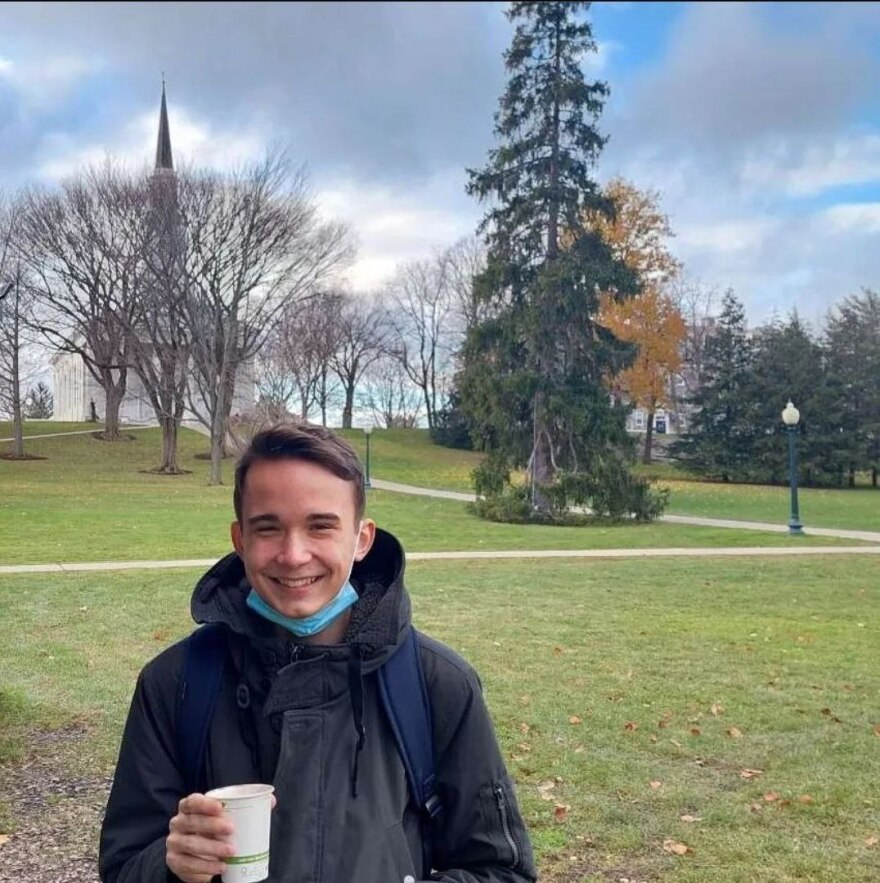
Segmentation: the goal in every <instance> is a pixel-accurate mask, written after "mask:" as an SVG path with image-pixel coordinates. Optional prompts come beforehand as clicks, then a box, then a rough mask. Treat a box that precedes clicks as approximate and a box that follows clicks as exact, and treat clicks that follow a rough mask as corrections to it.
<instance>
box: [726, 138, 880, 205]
mask: <svg viewBox="0 0 880 883" xmlns="http://www.w3.org/2000/svg"><path fill="white" fill-rule="evenodd" d="M797 153H798V150H797V148H796V147H795V146H794V145H792V144H791V143H782V142H780V143H777V145H776V146H775V147H774V148H772V149H763V150H761V152H760V153H757V152H755V151H753V152H752V153H751V155H750V156H749V157H748V158H747V159H746V161H745V162H744V164H743V169H742V181H743V184H744V185H746V186H748V187H759V188H765V189H766V188H769V189H771V190H774V191H781V192H783V193H785V194H787V195H789V196H812V195H815V194H817V193H821V192H822V191H823V190H827V189H828V188H830V187H839V186H842V185H847V184H866V183H871V182H875V181H880V135H876V134H869V135H858V136H852V135H844V136H841V137H838V138H835V139H833V140H829V141H826V142H825V143H818V144H817V143H812V144H810V145H809V146H807V147H806V148H805V149H803V150H802V151H801V155H800V156H797Z"/></svg>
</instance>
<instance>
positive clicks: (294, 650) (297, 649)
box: [289, 644, 303, 662]
mask: <svg viewBox="0 0 880 883" xmlns="http://www.w3.org/2000/svg"><path fill="white" fill-rule="evenodd" d="M302 652H303V645H302V644H291V646H290V652H289V656H290V660H289V661H290V662H296V661H297V659H299V658H300V656H302Z"/></svg>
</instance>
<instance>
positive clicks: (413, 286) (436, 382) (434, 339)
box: [388, 257, 454, 429]
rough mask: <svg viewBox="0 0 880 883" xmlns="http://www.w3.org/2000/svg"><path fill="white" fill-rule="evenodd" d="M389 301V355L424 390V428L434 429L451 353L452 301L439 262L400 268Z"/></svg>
mask: <svg viewBox="0 0 880 883" xmlns="http://www.w3.org/2000/svg"><path fill="white" fill-rule="evenodd" d="M388 300H389V315H390V318H391V324H392V328H393V331H394V333H393V341H392V344H391V347H390V352H392V353H393V354H394V355H395V357H396V358H397V359H398V360H399V361H400V363H401V365H403V368H404V370H405V371H406V373H407V375H408V376H409V378H410V380H411V381H412V382H413V383H414V384H415V385H416V386H417V387H418V388H419V389H420V390H421V391H422V397H423V399H424V404H425V416H426V418H427V421H428V429H433V427H434V423H435V421H436V414H437V411H438V410H439V408H440V407H442V404H443V396H444V392H445V383H446V369H447V368H448V366H449V364H450V361H451V355H452V350H453V348H454V347H453V341H452V336H451V332H452V328H453V323H452V314H453V306H452V296H451V293H450V289H449V286H448V284H447V277H446V267H445V265H444V261H443V259H442V257H441V258H436V259H433V260H424V261H412V262H410V263H406V264H402V265H401V266H400V267H398V269H397V272H396V274H395V275H394V278H393V279H392V281H391V282H390V283H389V286H388Z"/></svg>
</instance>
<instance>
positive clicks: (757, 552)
mask: <svg viewBox="0 0 880 883" xmlns="http://www.w3.org/2000/svg"><path fill="white" fill-rule="evenodd" d="M371 484H372V486H373V487H374V488H376V489H378V490H386V491H393V492H395V493H401V494H416V495H418V496H425V497H439V498H442V499H446V500H460V501H471V500H473V499H474V495H473V494H463V493H459V492H457V491H444V490H437V489H434V488H423V487H415V486H414V485H409V484H398V483H396V482H393V481H383V480H382V479H372V480H371ZM660 520H661V521H666V522H670V523H673V524H694V525H699V526H702V527H727V528H734V529H740V530H762V531H772V532H774V533H787V532H788V528H787V527H786V526H785V525H780V524H768V523H765V522H759V521H728V520H723V519H718V518H697V517H691V516H688V515H666V516H664V517H663V518H661V519H660ZM808 534H815V535H816V536H828V537H841V538H844V539H854V540H862V541H864V542H868V543H876V544H877V545H865V546H775V547H774V546H741V547H733V548H724V547H711V548H686V547H682V548H676V547H673V548H658V549H650V548H649V549H534V550H527V549H512V550H497V551H479V550H473V551H456V552H410V553H408V554H407V556H406V557H407V559H408V560H409V561H444V560H446V561H463V560H479V559H499V558H508V559H510V558H709V557H712V558H715V557H718V556H725V557H768V556H780V555H880V533H877V532H873V531H859V530H837V529H834V528H810V529H809V530H808ZM215 561H216V559H214V558H185V559H180V560H177V561H99V562H71V563H59V564H12V565H3V566H0V575H2V574H7V573H76V572H83V571H102V570H158V569H168V568H184V567H210V566H212V565H213V564H214V563H215Z"/></svg>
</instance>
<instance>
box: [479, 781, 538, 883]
mask: <svg viewBox="0 0 880 883" xmlns="http://www.w3.org/2000/svg"><path fill="white" fill-rule="evenodd" d="M480 797H481V803H482V804H483V813H484V816H485V819H486V830H487V832H488V833H489V836H490V838H491V841H492V842H493V843H494V844H495V846H496V849H497V851H498V853H499V855H501V856H503V857H504V858H505V859H506V861H507V863H508V864H509V866H510V867H511V868H522V867H523V866H524V860H525V859H527V858H528V857H529V856H530V854H531V850H530V847H529V845H528V840H527V838H526V834H525V828H524V826H523V821H522V817H521V816H520V814H519V809H518V807H517V805H516V799H515V797H514V796H513V787H512V785H511V783H510V780H509V779H506V778H505V779H499V780H497V781H495V782H492V783H490V784H489V785H486V786H484V787H483V789H482V791H481V794H480Z"/></svg>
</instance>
